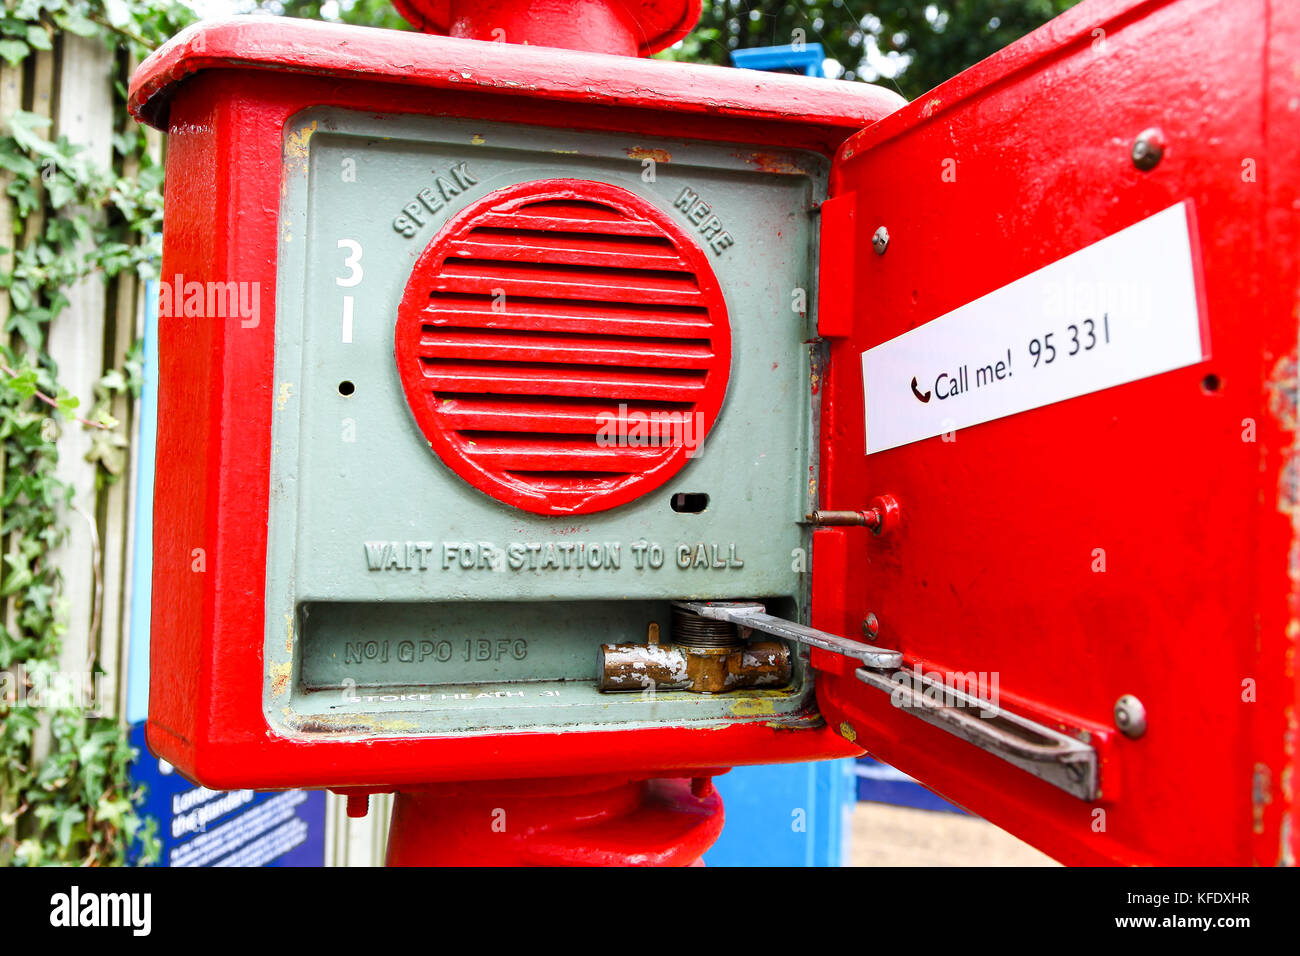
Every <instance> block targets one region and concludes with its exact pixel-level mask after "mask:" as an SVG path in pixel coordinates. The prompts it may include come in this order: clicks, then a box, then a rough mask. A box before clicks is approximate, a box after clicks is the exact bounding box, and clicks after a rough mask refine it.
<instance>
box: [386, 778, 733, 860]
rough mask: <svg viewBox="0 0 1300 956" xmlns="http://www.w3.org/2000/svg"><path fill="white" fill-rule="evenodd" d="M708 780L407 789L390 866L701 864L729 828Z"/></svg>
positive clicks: (398, 802)
mask: <svg viewBox="0 0 1300 956" xmlns="http://www.w3.org/2000/svg"><path fill="white" fill-rule="evenodd" d="M722 821H723V812H722V798H721V797H720V796H718V791H717V790H716V789H715V788H714V786H713V783H712V782H711V781H710V780H709V779H708V778H698V779H696V780H695V781H691V780H685V779H666V780H627V781H610V780H609V779H607V778H599V779H592V778H582V779H578V780H519V781H500V782H491V783H482V784H464V785H456V784H449V785H445V786H441V787H437V788H430V789H428V790H415V791H400V792H399V793H398V794H397V796H396V799H395V800H394V802H393V820H392V826H391V828H390V829H389V834H388V865H389V866H698V865H702V860H701V857H702V855H703V854H704V851H705V850H707V849H708V848H709V847H710V846H712V845H713V842H714V841H715V840H717V838H718V834H720V833H721V832H722Z"/></svg>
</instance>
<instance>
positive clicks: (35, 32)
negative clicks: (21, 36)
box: [27, 24, 54, 50]
mask: <svg viewBox="0 0 1300 956" xmlns="http://www.w3.org/2000/svg"><path fill="white" fill-rule="evenodd" d="M27 45H28V46H30V47H32V48H33V49H36V50H52V49H54V44H52V43H51V42H50V35H49V33H48V32H47V31H46V29H45V27H43V26H40V25H39V24H34V25H32V26H30V27H28V28H27Z"/></svg>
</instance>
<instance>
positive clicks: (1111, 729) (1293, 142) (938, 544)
mask: <svg viewBox="0 0 1300 956" xmlns="http://www.w3.org/2000/svg"><path fill="white" fill-rule="evenodd" d="M1297 182H1300V5H1297V4H1295V3H1292V2H1289V0H1276V2H1269V0H1165V2H1133V0H1092V2H1085V3H1083V4H1082V5H1080V6H1079V7H1076V8H1074V9H1073V10H1071V11H1070V12H1069V13H1068V14H1066V15H1064V16H1062V17H1060V18H1058V19H1057V20H1055V21H1053V22H1052V23H1050V24H1048V25H1047V26H1046V27H1044V28H1043V29H1041V30H1039V31H1037V32H1036V33H1034V34H1032V35H1030V36H1029V37H1026V38H1025V39H1024V40H1023V41H1021V42H1019V43H1017V44H1015V45H1013V46H1012V47H1010V48H1008V49H1007V50H1004V51H1003V52H1001V53H1000V54H998V55H997V56H994V57H993V58H991V59H989V60H987V61H985V62H984V63H982V64H980V65H979V66H977V67H975V68H973V69H971V70H969V71H967V72H966V73H964V74H962V75H961V76H959V77H957V78H956V79H954V80H953V81H951V82H949V83H947V84H945V85H944V86H941V87H940V88H938V89H937V90H935V91H933V92H932V93H930V94H928V95H926V96H924V97H921V98H920V99H918V100H917V101H915V102H913V103H912V104H910V105H909V106H908V107H907V108H905V109H903V110H901V111H899V112H898V113H896V114H894V115H892V116H890V117H888V118H887V119H885V120H883V121H881V122H880V123H878V124H876V125H875V126H873V127H871V128H869V129H867V130H865V131H863V132H862V133H860V134H858V135H857V136H855V137H854V138H853V139H851V140H850V141H849V142H848V143H847V144H846V145H845V147H844V148H843V150H842V151H841V154H840V156H839V157H838V159H837V161H836V167H835V172H834V175H833V183H832V197H833V198H832V199H831V200H829V201H828V202H827V204H826V205H825V206H824V207H823V233H822V252H821V262H822V279H821V294H820V306H819V309H820V312H819V325H820V329H821V332H822V334H823V336H824V337H825V338H826V339H827V340H828V341H829V343H830V351H829V358H828V361H827V368H826V375H825V377H824V380H823V387H822V389H821V392H822V399H823V406H822V416H823V417H822V440H821V453H822V460H821V466H820V500H821V506H822V507H823V508H826V509H844V510H858V511H861V510H864V509H867V508H869V507H870V505H871V502H872V500H873V499H875V498H876V497H877V496H880V495H890V496H893V497H894V498H895V499H897V501H898V503H899V508H900V513H899V517H900V519H901V520H899V521H898V523H897V525H896V526H895V527H888V526H887V527H885V529H884V530H883V532H882V533H880V534H875V533H873V532H872V531H870V530H868V529H867V528H864V527H842V528H836V527H830V528H819V529H818V530H817V531H816V532H815V533H814V550H813V588H814V594H813V614H814V622H813V623H814V624H815V625H816V626H818V627H821V628H825V629H826V630H828V631H833V632H836V633H848V634H861V633H863V630H864V628H865V629H866V630H867V633H871V631H872V629H873V628H877V627H878V633H877V634H876V636H875V637H874V638H872V640H873V642H874V643H876V644H879V645H882V646H886V647H892V648H896V649H898V650H901V651H902V652H903V655H904V659H905V661H906V665H905V670H906V672H907V673H906V676H900V672H898V671H878V670H877V671H872V670H870V669H867V668H858V667H857V662H854V661H850V660H848V659H847V658H843V657H838V656H836V655H834V654H831V653H827V652H822V651H815V652H814V662H815V664H816V665H817V666H818V668H819V669H820V670H821V671H822V673H821V674H820V675H819V692H818V693H819V700H820V704H821V707H822V710H823V713H824V714H825V716H826V718H827V720H828V721H831V722H833V724H834V725H835V726H838V727H839V729H840V732H841V733H842V734H844V735H845V736H848V737H850V738H852V739H855V740H856V741H857V743H858V744H859V745H861V746H863V747H865V748H866V749H867V750H868V751H869V752H871V753H872V754H874V755H875V756H877V757H879V758H880V759H882V760H885V761H887V762H889V763H891V764H893V765H895V766H897V767H899V768H900V769H902V770H904V771H906V772H907V773H910V774H912V775H913V776H915V777H916V778H918V779H919V780H920V781H921V782H923V783H925V784H926V785H927V786H929V787H931V788H933V789H934V790H936V791H938V792H939V793H941V794H943V795H944V796H946V797H948V798H950V799H952V800H954V801H955V802H957V803H959V804H961V805H963V806H965V807H967V808H969V809H970V810H972V811H973V812H975V813H978V814H981V815H983V816H985V817H987V818H988V819H990V820H992V821H993V822H994V823H996V824H998V825H1000V826H1002V827H1004V828H1006V829H1007V830H1010V831H1011V832H1013V833H1015V834H1016V835H1018V836H1020V837H1022V838H1023V839H1025V840H1027V841H1029V842H1031V843H1033V844H1035V845H1037V846H1039V847H1040V848H1042V849H1043V850H1045V851H1046V852H1048V853H1050V854H1052V855H1054V856H1056V857H1057V858H1059V859H1061V860H1064V861H1066V862H1074V863H1088V862H1107V861H1117V862H1124V863H1250V862H1254V863H1259V864H1277V863H1288V862H1293V861H1294V859H1295V853H1296V848H1297V842H1298V841H1300V827H1297V826H1296V823H1297V821H1296V820H1295V816H1296V802H1295V792H1294V791H1295V786H1296V779H1295V777H1296V774H1295V770H1296V761H1297V757H1296V745H1297V736H1298V732H1297V716H1296V715H1297V709H1296V707H1297V684H1296V675H1295V648H1296V636H1297V633H1298V632H1300V616H1298V615H1297V585H1298V583H1300V537H1298V536H1297V531H1296V517H1297V495H1298V494H1300V492H1298V467H1297V456H1296V387H1297V351H1296V350H1297V327H1298V319H1300V313H1298V312H1297V302H1298V301H1300V268H1298V263H1300V229H1297V219H1298V218H1300V191H1298V190H1297ZM1067 257H1068V258H1067ZM930 323H933V324H930ZM913 330H915V331H913ZM905 333H910V334H908V335H905ZM873 616H874V617H873ZM918 671H919V672H920V676H919V677H918V676H917V672H918ZM900 682H901V683H900ZM903 685H906V686H903ZM963 694H965V695H966V696H963ZM969 697H978V698H981V699H983V700H987V701H991V702H992V703H994V704H996V705H997V706H996V707H985V706H983V705H977V706H966V705H968V704H969V703H970V701H969Z"/></svg>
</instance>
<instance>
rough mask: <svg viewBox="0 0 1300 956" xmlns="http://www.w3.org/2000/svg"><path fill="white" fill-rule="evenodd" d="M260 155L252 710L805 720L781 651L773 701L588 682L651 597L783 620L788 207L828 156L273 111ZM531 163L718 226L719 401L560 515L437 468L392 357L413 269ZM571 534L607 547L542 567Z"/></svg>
mask: <svg viewBox="0 0 1300 956" xmlns="http://www.w3.org/2000/svg"><path fill="white" fill-rule="evenodd" d="M647 160H653V162H652V163H647ZM459 164H464V166H463V167H461V169H462V174H461V176H460V178H456V177H455V176H454V175H453V174H452V172H451V171H452V170H453V169H455V168H456V167H457V166H458V165H459ZM284 168H285V179H284V188H283V203H282V209H281V223H280V255H279V271H278V292H277V298H276V330H275V341H276V354H275V386H274V394H273V395H272V396H271V400H272V401H273V403H274V416H273V427H272V457H271V495H270V522H269V543H268V549H267V592H266V621H267V635H266V662H267V680H266V694H265V703H266V710H267V714H268V718H269V719H270V721H271V723H272V725H273V726H275V727H276V728H277V729H279V730H280V731H281V732H284V733H291V734H292V733H312V732H333V733H348V734H376V733H401V734H429V733H462V732H475V731H485V730H493V729H501V728H519V729H539V728H542V727H566V728H568V727H575V726H586V727H598V726H603V727H609V726H611V725H618V726H642V725H647V724H663V723H665V722H671V723H680V722H685V721H701V720H703V721H711V722H718V721H722V720H731V719H766V720H771V719H773V716H774V715H775V716H778V717H779V716H780V715H792V714H795V713H797V712H799V711H801V710H802V709H803V708H804V705H805V703H806V700H807V696H808V694H809V693H810V684H809V682H808V681H807V680H806V678H805V668H804V667H802V666H800V667H798V668H797V669H796V670H797V673H796V680H795V683H794V685H793V686H792V687H791V688H789V689H787V690H783V691H758V692H751V693H749V694H745V695H740V694H732V695H724V696H719V697H709V696H707V695H697V694H687V693H660V694H658V695H654V696H653V697H650V698H649V699H646V698H645V697H643V696H642V695H637V694H633V695H610V694H601V693H599V692H597V691H596V690H595V687H594V683H593V681H592V678H593V677H594V667H595V659H596V648H597V645H599V644H600V643H603V642H608V641H635V640H644V638H645V634H646V625H647V624H648V623H649V622H650V621H651V620H657V621H658V622H659V623H660V625H661V628H662V630H663V633H664V634H665V635H667V633H668V602H669V601H670V600H674V599H683V598H694V599H726V598H736V597H748V598H757V599H761V600H765V601H767V602H768V603H769V604H770V605H771V607H772V608H773V610H774V611H776V612H777V613H784V614H786V615H799V614H800V613H801V611H802V607H803V605H804V598H803V595H804V593H805V586H806V577H807V575H806V573H804V572H805V571H806V568H807V566H808V562H807V558H806V551H805V548H806V547H807V541H806V538H805V534H804V532H803V531H802V530H801V527H800V525H799V523H798V522H799V520H800V518H801V516H802V515H803V514H805V513H806V511H807V510H809V507H810V505H811V504H812V502H811V500H810V494H811V489H810V480H809V476H810V464H811V454H812V447H813V444H814V443H813V441H812V427H813V426H812V414H813V411H812V405H813V403H812V402H811V401H810V391H811V388H812V387H813V385H812V383H811V372H810V367H811V363H812V359H811V352H810V347H809V346H808V345H807V344H806V343H807V342H808V341H809V339H810V338H811V337H812V336H811V333H810V329H809V325H808V321H807V319H806V316H805V315H804V314H801V313H800V312H797V311H795V310H796V308H799V307H801V306H802V307H803V310H804V311H805V312H806V310H807V306H806V305H804V301H808V302H810V301H811V299H812V287H813V280H814V252H815V235H814V229H813V227H814V225H815V221H816V220H815V217H813V216H812V215H811V214H810V210H812V209H813V208H814V207H815V206H816V204H817V203H818V202H819V201H820V200H821V199H822V198H823V197H824V195H825V190H826V174H827V169H828V163H827V161H826V160H825V158H824V157H821V156H818V155H816V154H811V153H803V152H796V151H779V150H778V151H762V152H760V151H756V150H753V149H752V148H747V147H740V146H720V145H716V144H701V143H688V142H682V141H674V140H667V139H663V140H657V139H650V138H647V137H642V136H633V135H616V134H594V133H585V132H573V131H564V130H551V129H541V128H531V127H524V126H519V125H502V124H494V123H487V122H474V121H466V120H453V119H442V118H437V119H434V118H426V117H409V116H396V115H394V116H383V115H373V114H368V113H358V112H351V111H345V110H338V109H333V108H314V109H311V110H308V111H305V112H304V113H302V114H299V115H298V116H297V117H295V118H294V119H293V120H292V121H291V122H290V124H289V125H288V127H287V128H286V131H285V167H284ZM650 169H652V170H653V176H651V175H649V174H648V173H647V170H650ZM466 173H468V176H466V175H465V174H466ZM437 177H442V179H443V182H444V183H448V184H450V185H452V186H455V187H464V188H458V190H457V192H456V193H455V194H454V195H452V196H451V197H450V198H449V199H448V200H447V202H446V204H445V207H444V208H443V209H441V210H439V212H438V213H437V214H435V215H426V216H425V217H424V218H425V219H426V220H427V221H426V222H425V223H424V224H423V226H422V227H421V228H419V230H418V231H417V232H416V233H415V234H414V235H413V236H411V237H406V236H403V235H402V234H401V232H400V231H399V230H398V229H397V228H395V226H394V220H395V217H397V216H398V215H399V214H401V213H402V211H403V207H404V206H405V205H406V204H407V203H409V202H411V201H412V200H413V199H414V198H415V197H416V195H417V193H419V192H420V190H422V189H425V188H426V187H429V186H431V185H433V184H434V183H435V182H436V181H437ZM554 178H578V179H590V180H596V181H601V182H607V183H612V184H614V185H617V186H621V187H623V188H625V189H627V190H629V191H631V192H633V193H635V194H637V195H639V196H642V197H644V198H646V199H647V200H649V201H650V202H652V203H654V204H656V205H657V206H659V207H660V208H661V209H663V210H664V211H665V212H666V213H667V214H668V215H670V216H671V217H672V218H673V219H674V220H675V221H676V222H677V223H679V224H680V225H681V226H682V227H683V229H684V230H686V231H687V232H688V233H691V234H694V232H693V231H694V230H695V229H696V228H697V227H696V226H695V225H694V224H693V223H692V222H691V221H690V219H689V218H688V217H687V216H686V214H685V213H683V212H682V211H681V210H679V209H676V208H674V200H675V199H677V197H678V196H679V195H680V193H681V191H682V190H683V188H688V189H690V190H692V191H693V192H695V193H698V194H699V196H700V197H701V199H702V200H704V201H705V202H708V203H709V204H710V205H711V206H712V215H716V216H718V217H719V218H720V219H721V221H722V223H723V226H724V227H725V229H726V230H727V231H728V232H729V233H730V234H731V235H732V236H733V237H734V245H732V246H731V247H730V248H726V249H724V250H723V251H722V252H721V253H718V252H716V251H714V250H713V249H712V248H710V246H709V244H708V243H707V242H701V248H703V249H704V250H705V251H706V254H707V256H708V258H709V261H710V262H711V264H712V266H713V268H714V270H715V273H716V275H717V278H718V280H719V283H720V284H721V287H722V289H723V293H724V296H725V298H726V303H727V308H728V312H729V316H730V322H731V329H732V337H733V340H732V344H733V358H732V366H731V376H730V381H729V384H728V388H727V396H726V400H725V403H724V405H723V408H722V412H721V414H720V415H719V417H718V419H717V421H716V423H715V424H714V426H713V428H712V430H711V431H710V433H709V435H708V438H707V440H706V442H705V444H704V446H703V448H702V450H701V451H700V452H699V453H698V454H697V455H696V457H694V458H693V459H692V460H691V461H690V462H689V463H688V464H687V465H686V466H685V467H684V468H683V469H682V470H681V471H680V472H679V473H678V475H677V476H676V477H675V478H673V479H672V480H671V481H670V482H669V483H668V484H667V485H665V486H663V487H662V488H661V489H659V490H657V491H654V492H651V493H649V494H648V495H646V496H645V497H643V498H641V499H639V500H637V501H634V502H632V503H630V504H627V505H623V506H621V507H617V508H614V509H611V510H609V511H605V512H601V513H599V514H594V515H582V516H576V517H542V516H537V515H532V514H529V513H526V512H523V511H520V510H517V509H514V508H512V507H509V506H507V505H505V504H502V503H500V502H498V501H496V500H494V499H492V498H490V497H488V496H487V495H485V494H483V493H482V492H480V491H478V490H476V489H475V488H473V487H472V486H470V485H469V484H467V483H466V482H464V481H462V480H461V479H460V478H459V477H457V476H456V475H455V474H453V473H452V472H451V471H450V470H449V469H448V468H447V467H446V466H445V465H444V464H443V463H442V462H441V461H440V460H439V459H438V457H437V456H436V454H434V452H433V451H431V450H430V448H429V445H428V442H427V441H426V440H425V438H424V436H423V435H422V434H421V432H420V430H419V429H418V427H417V426H416V424H415V421H414V419H413V417H412V414H411V412H410V410H409V409H408V407H407V403H406V400H405V397H404V395H403V393H402V389H401V386H400V382H399V379H398V375H397V370H396V367H395V365H394V358H393V334H394V324H395V320H396V315H397V306H398V302H399V300H400V299H401V296H402V294H403V292H404V289H405V286H406V282H407V279H408V278H409V275H410V271H411V267H412V265H413V264H414V262H415V260H416V258H417V257H418V256H419V254H420V253H421V252H422V251H423V250H424V248H425V246H426V245H427V244H428V242H429V240H430V239H431V238H432V237H433V236H434V235H435V234H436V233H437V232H438V230H439V229H440V228H441V226H442V224H443V223H444V222H445V221H446V219H447V218H448V217H450V216H451V215H454V214H455V213H456V212H457V211H458V210H460V209H462V208H464V207H465V206H466V205H467V204H469V203H471V202H474V201H476V200H478V199H480V198H482V197H484V196H486V195H488V194H489V193H491V192H492V191H494V190H496V189H499V188H501V187H503V186H507V185H511V184H515V183H521V182H528V181H532V180H538V179H554ZM469 179H473V180H475V182H473V183H468V180H469ZM651 180H652V181H651ZM445 191H446V189H445V187H444V192H445ZM358 249H359V250H360V255H359V258H358V257H357V250H358ZM349 263H351V264H349ZM345 297H350V298H351V303H350V305H349V304H347V303H345ZM345 310H347V311H350V313H351V323H350V325H351V329H350V335H349V334H348V333H347V332H345V324H346V322H345ZM349 338H350V341H349V340H348V339H349ZM345 382H346V383H351V393H350V394H347V395H344V394H342V391H348V386H344V387H343V389H342V390H341V389H340V385H341V383H345ZM676 492H703V493H706V494H708V495H709V505H708V508H707V509H706V510H705V511H704V512H702V513H699V514H679V513H676V512H674V511H673V510H672V509H671V507H670V503H669V502H670V497H671V495H672V494H674V493H676ZM512 543H517V544H520V545H523V546H524V547H525V548H527V549H528V552H529V553H530V554H531V553H532V546H533V545H536V546H537V549H536V553H537V555H538V564H539V565H541V564H549V563H550V562H549V561H548V560H547V556H548V554H555V555H556V556H557V557H556V563H557V564H560V567H558V568H557V567H547V568H545V569H543V568H542V567H541V566H538V567H536V568H533V567H530V566H529V562H527V561H526V562H525V563H524V564H523V566H522V567H517V568H516V567H512V564H513V562H509V561H503V560H500V556H501V555H503V554H504V553H505V552H506V550H507V549H508V548H509V546H510V545H511V544H512ZM577 544H582V545H583V547H584V548H591V547H592V546H593V545H594V546H598V547H599V548H601V549H602V550H603V552H604V554H606V555H611V556H612V555H614V554H617V562H616V563H617V566H616V567H611V565H613V564H615V561H614V560H612V558H607V559H606V560H605V561H604V562H603V566H602V567H600V568H599V569H596V570H592V569H590V568H575V567H564V562H563V561H562V559H561V558H560V556H561V555H563V553H564V552H565V550H566V548H565V547H564V546H567V545H575V546H576V545H577ZM555 545H560V546H561V547H560V548H558V549H555V550H549V548H550V546H555ZM701 545H703V551H701V550H700V546H701ZM683 547H685V548H686V549H687V552H689V555H690V559H691V560H690V561H689V562H688V563H689V564H690V566H689V567H685V568H683V567H680V566H679V554H680V553H685V552H680V551H679V549H681V548H683ZM467 548H468V549H469V551H468V552H467V551H466V549H467ZM467 553H469V554H472V555H473V556H474V560H473V561H467V559H466V557H465V555H466V554H467ZM569 553H570V554H572V553H573V552H572V551H570V552H569ZM701 554H703V555H704V556H705V558H706V560H705V561H704V562H703V564H704V565H706V566H699V565H700V564H701V562H700V556H701ZM659 555H662V560H661V563H660V566H658V567H652V563H654V558H655V557H656V556H659ZM449 556H450V557H449ZM480 559H481V560H480ZM742 562H743V565H742V564H741V563H742ZM463 563H472V564H473V567H470V568H466V567H463V566H462V564H463ZM569 563H570V564H571V563H572V562H571V561H570V562H569ZM716 565H722V566H721V567H717V566H716ZM520 642H523V643H522V644H521V643H520ZM404 691H405V693H403V692H404ZM750 715H753V716H750ZM760 715H761V716H760Z"/></svg>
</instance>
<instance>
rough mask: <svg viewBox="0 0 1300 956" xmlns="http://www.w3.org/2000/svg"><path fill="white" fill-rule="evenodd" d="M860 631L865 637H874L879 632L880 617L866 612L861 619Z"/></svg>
mask: <svg viewBox="0 0 1300 956" xmlns="http://www.w3.org/2000/svg"><path fill="white" fill-rule="evenodd" d="M862 633H863V634H865V635H867V637H875V636H876V635H877V634H879V633H880V618H878V617H876V615H875V614H872V613H870V612H868V614H867V616H866V618H864V619H863V621H862Z"/></svg>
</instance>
